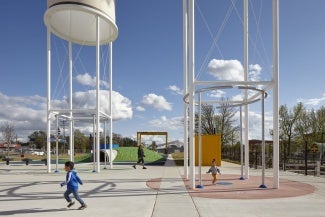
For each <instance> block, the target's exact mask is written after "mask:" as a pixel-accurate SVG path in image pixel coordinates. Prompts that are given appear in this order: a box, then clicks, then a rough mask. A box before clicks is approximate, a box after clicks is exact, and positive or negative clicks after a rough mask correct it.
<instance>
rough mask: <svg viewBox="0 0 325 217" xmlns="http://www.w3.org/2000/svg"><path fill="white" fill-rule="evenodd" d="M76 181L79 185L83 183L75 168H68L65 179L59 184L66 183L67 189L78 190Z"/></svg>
mask: <svg viewBox="0 0 325 217" xmlns="http://www.w3.org/2000/svg"><path fill="white" fill-rule="evenodd" d="M78 183H79V184H81V185H82V184H83V182H82V181H81V179H80V178H79V176H78V175H77V172H76V171H75V170H70V171H69V172H67V176H66V181H65V182H64V183H62V184H61V186H63V185H67V189H68V190H78Z"/></svg>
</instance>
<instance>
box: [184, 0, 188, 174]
mask: <svg viewBox="0 0 325 217" xmlns="http://www.w3.org/2000/svg"><path fill="white" fill-rule="evenodd" d="M187 1H188V0H183V88H184V90H183V94H184V96H185V95H186V94H187V91H188V79H187V75H188V50H187V47H188V39H187V34H188V28H187V24H188V22H187V21H188V16H187V12H188V10H187ZM183 114H184V177H185V179H188V104H187V103H186V102H184V108H183Z"/></svg>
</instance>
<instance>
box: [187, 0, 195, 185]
mask: <svg viewBox="0 0 325 217" xmlns="http://www.w3.org/2000/svg"><path fill="white" fill-rule="evenodd" d="M194 1H195V0H189V90H188V91H189V113H190V114H189V126H190V127H189V141H190V142H189V146H190V147H189V148H190V156H189V159H190V188H191V189H194V188H195V143H194V127H195V122H194V105H195V102H194V101H195V100H194V91H195V88H194V70H195V64H194V63H195V52H194Z"/></svg>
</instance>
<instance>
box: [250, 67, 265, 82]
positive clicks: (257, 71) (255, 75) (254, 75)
mask: <svg viewBox="0 0 325 217" xmlns="http://www.w3.org/2000/svg"><path fill="white" fill-rule="evenodd" d="M248 68H249V72H248V74H249V75H248V76H249V80H251V81H259V80H260V75H261V71H262V67H261V66H260V65H259V64H254V65H253V64H251V65H249V67H248Z"/></svg>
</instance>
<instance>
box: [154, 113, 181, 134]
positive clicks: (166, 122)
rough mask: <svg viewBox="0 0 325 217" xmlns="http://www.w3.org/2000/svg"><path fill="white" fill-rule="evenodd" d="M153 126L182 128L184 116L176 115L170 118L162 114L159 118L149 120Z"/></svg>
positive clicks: (165, 129) (171, 128) (173, 128)
mask: <svg viewBox="0 0 325 217" xmlns="http://www.w3.org/2000/svg"><path fill="white" fill-rule="evenodd" d="M149 124H150V125H151V126H152V127H156V128H159V129H163V130H164V131H168V130H180V129H181V128H182V127H183V117H174V118H171V119H168V118H167V117H166V116H161V117H160V118H159V119H153V120H151V121H149Z"/></svg>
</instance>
